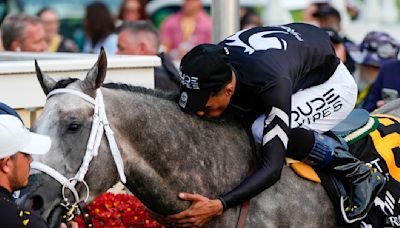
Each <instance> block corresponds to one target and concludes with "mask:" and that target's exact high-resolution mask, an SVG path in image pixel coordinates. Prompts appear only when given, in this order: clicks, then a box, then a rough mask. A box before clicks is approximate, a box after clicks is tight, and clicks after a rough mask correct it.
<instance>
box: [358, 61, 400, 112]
mask: <svg viewBox="0 0 400 228" xmlns="http://www.w3.org/2000/svg"><path fill="white" fill-rule="evenodd" d="M399 93H400V61H393V62H390V63H387V64H383V65H382V67H381V68H380V70H379V73H378V77H377V78H376V80H375V82H374V83H373V84H372V86H371V91H370V92H369V94H368V96H367V99H366V100H365V102H364V104H363V106H362V108H364V109H366V110H367V111H369V112H372V111H374V110H375V109H376V108H380V107H381V106H383V105H384V104H386V103H387V102H389V101H392V100H394V99H397V98H399Z"/></svg>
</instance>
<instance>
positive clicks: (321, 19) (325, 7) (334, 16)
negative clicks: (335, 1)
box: [313, 4, 356, 73]
mask: <svg viewBox="0 0 400 228" xmlns="http://www.w3.org/2000/svg"><path fill="white" fill-rule="evenodd" d="M313 17H314V18H316V19H317V23H318V25H319V27H321V28H331V29H333V30H335V31H336V32H337V33H338V34H339V36H341V37H342V40H343V43H344V44H347V43H350V44H353V43H354V42H353V41H351V40H350V39H348V38H347V37H346V36H345V35H344V34H342V24H341V23H342V18H341V16H340V13H339V11H337V10H336V9H335V8H334V7H333V6H331V5H330V4H321V5H320V6H319V7H318V9H317V11H315V12H314V13H313ZM345 50H346V62H344V64H345V66H346V67H347V69H348V70H349V71H350V73H354V71H355V69H356V67H355V62H354V60H353V59H352V58H351V56H350V54H349V52H348V50H347V48H346V46H345Z"/></svg>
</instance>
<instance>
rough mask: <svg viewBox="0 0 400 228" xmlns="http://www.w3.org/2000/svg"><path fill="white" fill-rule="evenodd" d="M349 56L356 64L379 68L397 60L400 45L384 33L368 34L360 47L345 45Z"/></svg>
mask: <svg viewBox="0 0 400 228" xmlns="http://www.w3.org/2000/svg"><path fill="white" fill-rule="evenodd" d="M346 48H347V50H348V52H349V54H350V56H351V57H352V58H353V59H354V61H355V62H356V63H358V64H363V65H369V66H375V67H380V66H381V65H382V64H383V63H385V62H387V61H391V60H395V59H397V56H398V54H399V50H400V44H399V43H398V42H397V41H396V40H395V39H394V38H392V37H391V36H390V35H389V34H387V33H384V32H369V33H368V34H367V35H366V36H365V38H364V40H363V41H362V42H361V44H360V45H354V44H351V43H346Z"/></svg>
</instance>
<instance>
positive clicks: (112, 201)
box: [75, 192, 164, 228]
mask: <svg viewBox="0 0 400 228" xmlns="http://www.w3.org/2000/svg"><path fill="white" fill-rule="evenodd" d="M87 209H88V211H89V214H90V216H91V217H92V221H93V225H94V227H96V228H97V227H120V228H124V227H149V228H150V227H155V228H158V227H162V228H164V226H161V225H160V224H158V223H157V222H156V221H155V220H153V219H152V218H150V215H149V213H148V211H147V210H146V208H145V207H144V205H143V204H142V203H141V202H140V201H139V200H138V199H137V198H136V197H135V196H133V195H130V194H113V193H109V192H107V193H104V194H102V195H100V196H98V197H97V198H96V199H94V200H93V202H91V203H90V204H89V205H88V206H87ZM75 221H76V222H78V224H79V227H85V225H84V222H83V219H82V216H78V217H77V218H76V219H75Z"/></svg>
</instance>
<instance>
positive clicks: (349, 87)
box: [251, 63, 358, 143]
mask: <svg viewBox="0 0 400 228" xmlns="http://www.w3.org/2000/svg"><path fill="white" fill-rule="evenodd" d="M357 91H358V90H357V84H356V82H355V81H354V78H353V76H352V75H351V74H350V72H349V71H348V70H347V68H346V67H345V66H344V64H343V63H340V64H339V65H338V67H337V68H336V70H335V72H334V73H333V75H332V76H331V77H330V78H329V79H328V80H327V81H326V82H324V83H322V84H320V85H317V86H313V87H310V88H307V89H304V90H300V91H298V92H296V93H295V94H293V95H292V111H291V125H290V127H291V128H298V127H301V128H305V129H310V130H314V131H316V132H318V133H323V132H326V131H329V130H330V129H332V128H333V127H335V126H336V125H337V124H339V123H340V122H341V121H342V120H344V119H345V118H346V117H347V116H348V115H349V114H350V112H351V111H352V110H353V108H354V105H355V104H356V100H357ZM264 120H265V114H263V115H261V116H259V117H258V118H257V119H256V120H255V121H254V123H253V124H252V127H251V130H252V132H253V137H254V139H255V141H256V142H257V143H261V141H262V135H263V129H264Z"/></svg>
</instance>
